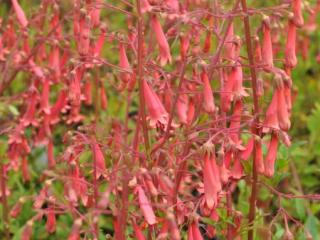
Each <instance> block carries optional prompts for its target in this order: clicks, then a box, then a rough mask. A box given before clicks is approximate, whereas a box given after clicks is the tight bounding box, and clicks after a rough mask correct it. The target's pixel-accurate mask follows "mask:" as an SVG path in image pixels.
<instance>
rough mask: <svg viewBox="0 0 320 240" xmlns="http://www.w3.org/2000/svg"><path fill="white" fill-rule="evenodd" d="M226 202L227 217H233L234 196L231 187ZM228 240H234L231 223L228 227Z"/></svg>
mask: <svg viewBox="0 0 320 240" xmlns="http://www.w3.org/2000/svg"><path fill="white" fill-rule="evenodd" d="M226 200H227V216H228V218H229V217H231V216H232V196H231V192H230V186H228V191H227V194H226ZM227 240H232V225H231V224H230V223H228V225H227Z"/></svg>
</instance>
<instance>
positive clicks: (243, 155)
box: [240, 137, 254, 160]
mask: <svg viewBox="0 0 320 240" xmlns="http://www.w3.org/2000/svg"><path fill="white" fill-rule="evenodd" d="M253 145H254V138H253V137H252V138H250V139H249V141H248V143H247V145H246V146H245V149H244V150H243V151H241V154H240V156H241V159H242V160H248V159H249V157H250V156H251V153H252V151H253Z"/></svg>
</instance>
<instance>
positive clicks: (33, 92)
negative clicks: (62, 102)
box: [21, 86, 38, 127]
mask: <svg viewBox="0 0 320 240" xmlns="http://www.w3.org/2000/svg"><path fill="white" fill-rule="evenodd" d="M37 98H38V94H37V89H36V88H35V87H34V86H31V87H30V89H29V93H28V99H27V102H28V104H27V110H26V112H25V113H24V115H23V117H22V118H21V123H22V124H23V125H24V126H25V127H27V126H29V125H33V126H38V121H37V120H36V119H35V113H36V107H37Z"/></svg>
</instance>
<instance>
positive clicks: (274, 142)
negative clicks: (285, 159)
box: [264, 133, 279, 177]
mask: <svg viewBox="0 0 320 240" xmlns="http://www.w3.org/2000/svg"><path fill="white" fill-rule="evenodd" d="M278 143H279V139H278V136H277V135H276V134H275V133H273V134H272V136H271V140H270V143H269V146H268V152H267V156H266V158H265V161H264V165H265V175H266V176H267V177H272V176H273V175H274V164H275V161H276V158H277V148H278Z"/></svg>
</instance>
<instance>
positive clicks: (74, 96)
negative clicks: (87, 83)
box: [69, 69, 82, 106]
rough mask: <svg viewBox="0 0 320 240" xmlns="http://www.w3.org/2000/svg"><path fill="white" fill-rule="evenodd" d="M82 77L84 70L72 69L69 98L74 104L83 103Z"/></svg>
mask: <svg viewBox="0 0 320 240" xmlns="http://www.w3.org/2000/svg"><path fill="white" fill-rule="evenodd" d="M81 78H82V71H81V70H80V69H76V70H72V72H71V79H70V85H69V86H70V89H72V90H73V91H69V100H70V102H71V104H72V105H73V106H80V103H81V85H80V82H81Z"/></svg>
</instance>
